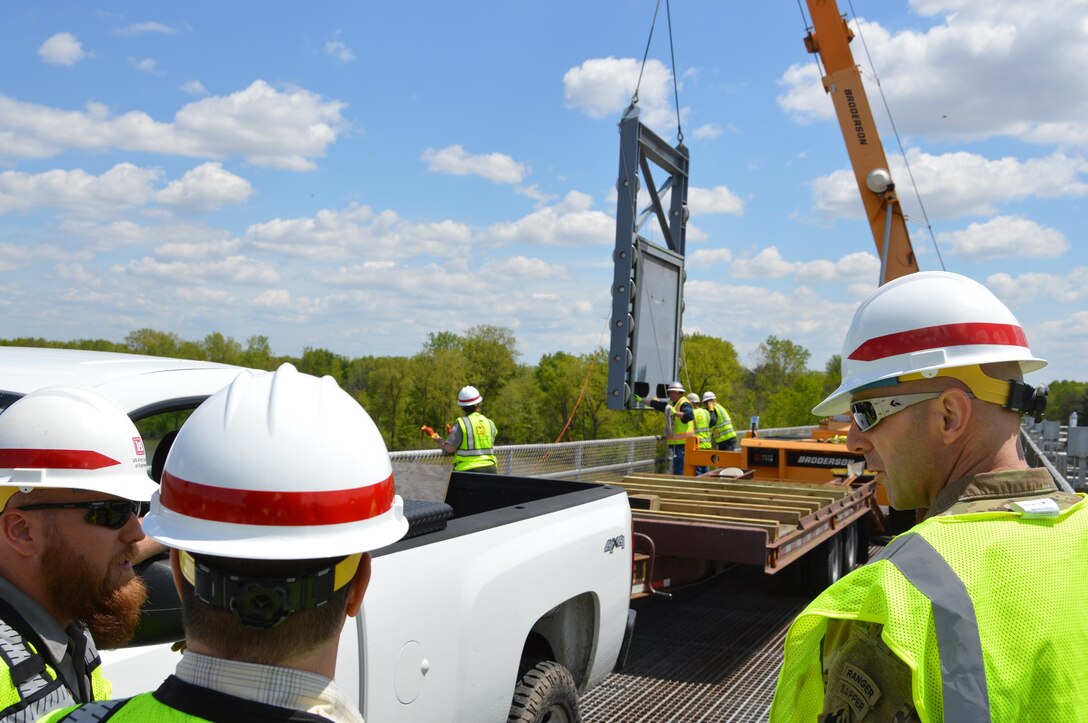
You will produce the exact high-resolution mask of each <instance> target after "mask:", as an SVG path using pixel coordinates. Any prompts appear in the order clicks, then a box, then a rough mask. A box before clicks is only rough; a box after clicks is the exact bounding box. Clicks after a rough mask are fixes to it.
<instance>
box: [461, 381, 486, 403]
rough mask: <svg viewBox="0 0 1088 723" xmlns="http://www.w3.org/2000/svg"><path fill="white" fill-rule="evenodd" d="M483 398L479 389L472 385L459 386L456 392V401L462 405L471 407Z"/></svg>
mask: <svg viewBox="0 0 1088 723" xmlns="http://www.w3.org/2000/svg"><path fill="white" fill-rule="evenodd" d="M483 400H484V398H483V397H482V396H480V390H479V389H477V388H476V387H474V386H472V385H469V386H467V387H461V391H460V392H458V393H457V403H458V404H460V405H461V406H462V407H472V406H475V405H477V404H479V403H480V402H482V401H483Z"/></svg>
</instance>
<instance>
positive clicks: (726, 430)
mask: <svg viewBox="0 0 1088 723" xmlns="http://www.w3.org/2000/svg"><path fill="white" fill-rule="evenodd" d="M703 404H704V405H705V406H706V409H707V411H708V412H710V436H711V438H712V439H713V440H714V444H715V445H717V447H718V449H722V450H734V449H736V448H737V432H736V430H734V429H733V420H732V419H730V418H729V412H727V411H725V407H723V406H721V405H720V404H718V397H717V395H716V394H714V392H703Z"/></svg>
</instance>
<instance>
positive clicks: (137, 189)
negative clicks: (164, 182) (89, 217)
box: [0, 163, 162, 214]
mask: <svg viewBox="0 0 1088 723" xmlns="http://www.w3.org/2000/svg"><path fill="white" fill-rule="evenodd" d="M161 177H162V171H160V170H158V169H152V168H139V167H137V166H134V165H133V164H131V163H118V164H117V165H116V166H114V167H113V168H111V169H110V170H108V171H106V172H105V173H103V174H102V175H101V176H94V175H92V174H90V173H87V172H86V171H83V170H80V169H75V170H72V171H64V170H59V169H58V170H52V171H46V172H44V173H37V174H31V173H21V172H18V171H4V172H3V173H0V213H5V212H10V211H16V210H19V211H25V210H29V209H31V208H36V207H51V208H63V209H68V210H71V211H75V212H80V213H90V214H97V213H103V212H106V211H117V210H122V209H126V208H133V207H137V206H141V205H143V204H145V203H147V201H148V200H149V199H150V198H151V195H152V187H153V185H154V183H155V182H157V181H158V180H159V179H160V178H161Z"/></svg>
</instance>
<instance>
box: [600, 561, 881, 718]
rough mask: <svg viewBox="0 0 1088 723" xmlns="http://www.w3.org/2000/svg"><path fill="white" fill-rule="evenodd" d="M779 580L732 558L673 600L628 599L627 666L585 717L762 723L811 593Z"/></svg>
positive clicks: (603, 688)
mask: <svg viewBox="0 0 1088 723" xmlns="http://www.w3.org/2000/svg"><path fill="white" fill-rule="evenodd" d="M878 550H879V548H872V552H873V554H875V553H876V552H877V551H878ZM784 587H785V586H784V585H782V584H780V583H779V582H778V581H776V580H775V579H774V578H772V577H770V576H768V575H765V574H764V573H763V571H762V570H761V569H759V568H756V567H752V566H746V565H734V566H731V567H729V568H728V569H726V570H725V571H724V572H723V573H721V574H720V575H718V576H717V577H715V578H714V579H713V580H710V581H708V582H705V583H702V584H699V585H695V586H692V587H689V588H687V589H683V590H677V591H675V592H674V593H673V598H672V599H671V600H670V599H666V598H663V597H649V598H643V599H641V600H635V601H633V602H632V603H631V606H632V607H633V608H634V609H635V610H637V611H638V618H637V621H636V623H635V634H634V638H633V640H632V642H631V651H630V654H629V655H628V657H627V665H626V666H625V667H624V670H623V672H622V673H613V674H612V675H610V676H609V677H608V678H606V679H605V680H604V682H603V683H601V684H600V685H598V686H597V687H596V688H594V689H593V690H592V691H590V692H589V693H588V694H587V695H586V696H584V697H583V698H582V700H581V708H582V720H583V721H585V722H586V723H628V722H631V723H636V722H638V721H643V722H645V723H666V722H669V723H672V722H678V721H706V722H708V723H710V722H714V723H719V722H724V721H736V722H738V723H739V722H746V721H759V722H761V723H762V721H766V720H767V713H768V711H769V710H770V707H771V699H772V697H773V696H774V689H775V685H776V684H777V682H778V669H779V668H780V667H781V665H782V643H783V640H784V639H785V636H786V629H787V628H788V627H789V625H790V623H791V622H793V619H794V617H796V616H797V613H799V612H801V610H802V609H803V608H804V607H805V605H806V604H807V603H808V602H809V601H810V600H811V596H800V595H791V594H788V593H787V592H786V591H785V589H784Z"/></svg>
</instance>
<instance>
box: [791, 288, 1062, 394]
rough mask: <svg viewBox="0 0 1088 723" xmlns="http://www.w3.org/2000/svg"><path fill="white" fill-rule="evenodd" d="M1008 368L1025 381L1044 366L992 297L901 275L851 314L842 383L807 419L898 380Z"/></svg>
mask: <svg viewBox="0 0 1088 723" xmlns="http://www.w3.org/2000/svg"><path fill="white" fill-rule="evenodd" d="M1011 361H1015V362H1019V363H1020V368H1021V369H1022V371H1023V372H1024V373H1025V374H1026V373H1027V372H1031V371H1035V370H1036V369H1042V368H1043V367H1044V366H1046V361H1045V360H1043V359H1039V358H1037V357H1036V356H1035V355H1034V354H1032V352H1031V349H1029V348H1028V340H1027V337H1026V336H1025V335H1024V330H1023V328H1021V326H1020V322H1018V321H1017V320H1016V317H1015V316H1013V313H1012V312H1011V311H1009V308H1008V307H1007V306H1005V304H1003V303H1001V301H1000V300H999V299H998V298H997V297H996V296H994V294H993V292H991V291H990V290H989V289H987V288H986V287H985V286H983V285H982V284H980V283H978V282H977V281H974V280H972V279H969V278H967V277H966V276H960V275H959V274H952V273H948V272H945V271H923V272H920V273H916V274H908V275H907V276H901V277H900V278H898V279H895V280H894V281H890V282H888V283H887V284H884V285H883V286H881V287H880V288H879V289H877V290H876V291H875V292H873V294H872V295H871V296H869V298H867V299H866V300H865V301H863V302H862V304H861V306H860V307H858V310H857V311H856V312H855V313H854V320H853V322H851V324H850V329H849V331H847V332H846V340H845V341H843V345H842V384H841V385H840V386H839V388H838V389H836V390H835V391H834V392H832V393H831V396H829V397H828V398H827V399H825V400H823V401H822V402H820V403H819V404H818V405H816V407H815V408H814V409H813V410H812V413H813V414H816V415H818V416H827V415H831V414H840V413H842V412H845V411H846V410H847V409H848V408H849V406H850V398H851V395H852V394H853V393H854V392H856V391H858V390H859V389H861V388H862V387H866V386H869V385H872V384H875V383H877V382H882V381H884V382H886V381H889V380H894V379H897V378H898V377H900V376H903V375H906V374H912V373H921V374H922V375H923V376H927V375H929V374H931V373H932V374H936V372H937V371H938V370H940V369H948V368H952V367H963V366H971V365H976V364H989V363H992V362H1011Z"/></svg>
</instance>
